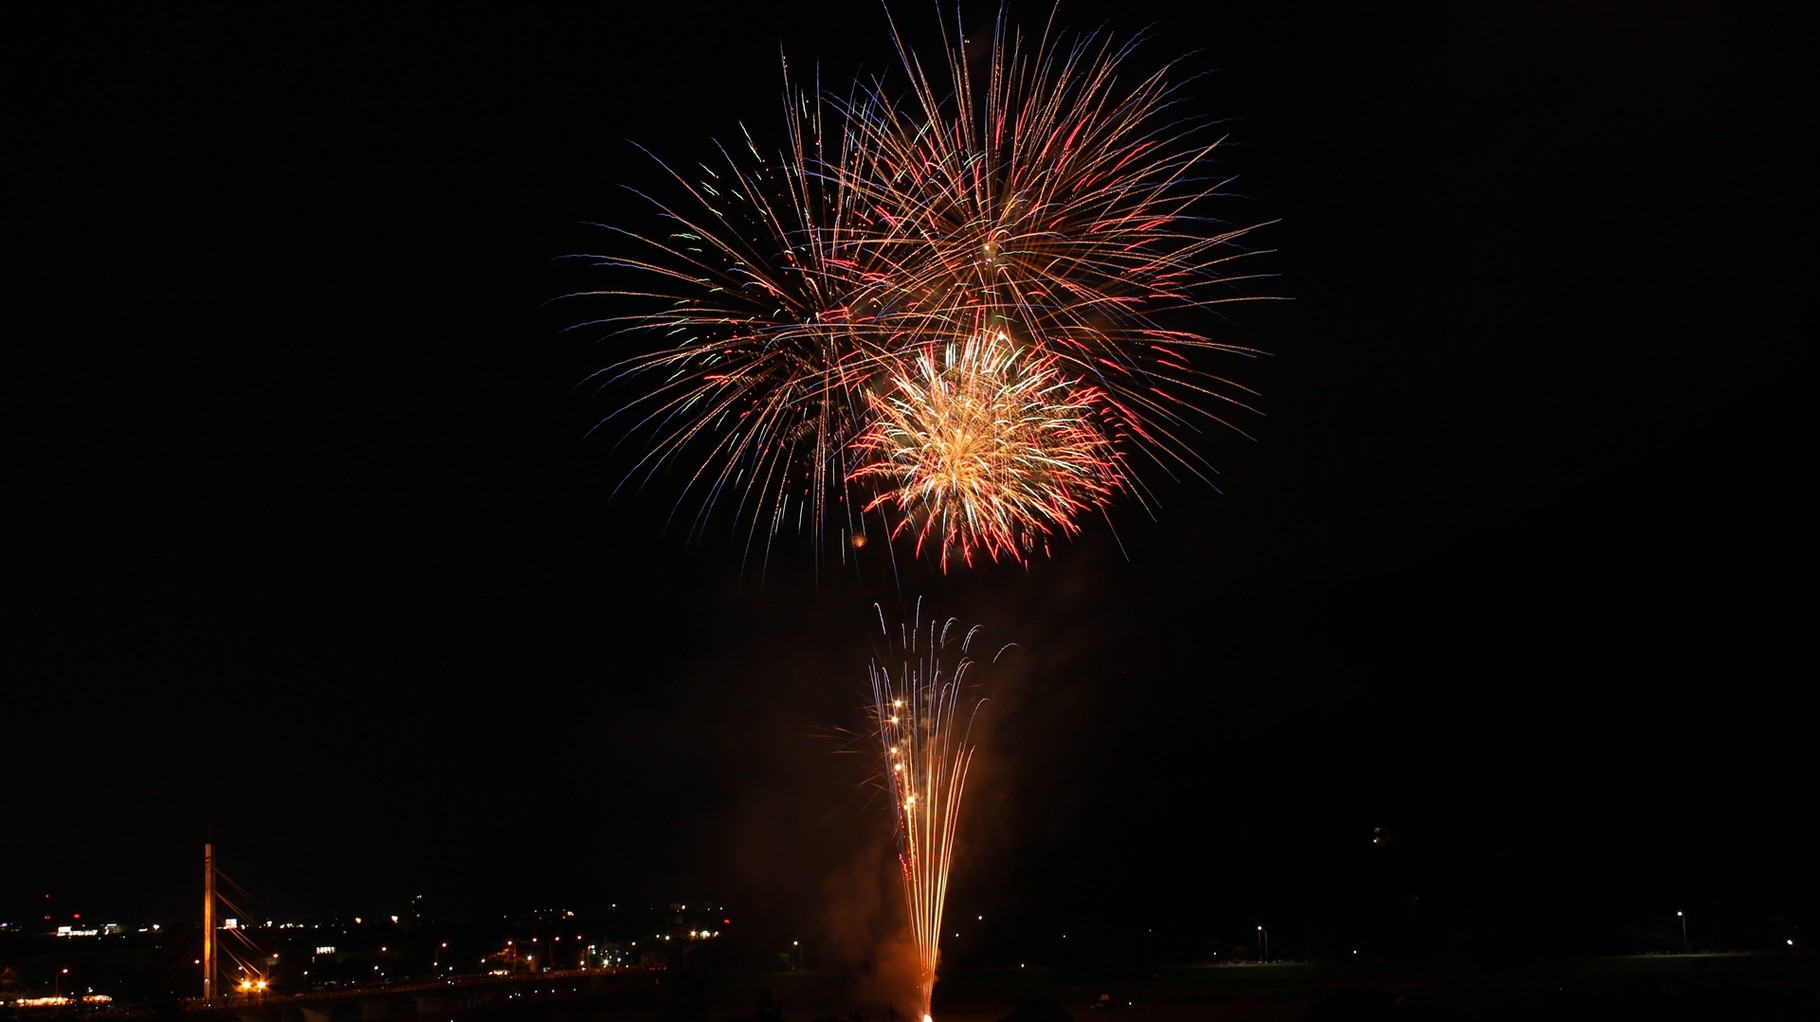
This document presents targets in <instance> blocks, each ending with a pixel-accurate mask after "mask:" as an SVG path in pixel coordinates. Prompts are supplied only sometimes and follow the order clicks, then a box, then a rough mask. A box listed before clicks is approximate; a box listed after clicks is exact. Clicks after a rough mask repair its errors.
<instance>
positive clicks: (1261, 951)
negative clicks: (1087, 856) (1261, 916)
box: [1258, 923, 1270, 962]
mask: <svg viewBox="0 0 1820 1022" xmlns="http://www.w3.org/2000/svg"><path fill="white" fill-rule="evenodd" d="M1269 960H1270V931H1269V930H1266V929H1264V926H1263V924H1262V923H1260V924H1258V961H1260V962H1267V961H1269Z"/></svg>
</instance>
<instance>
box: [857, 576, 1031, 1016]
mask: <svg viewBox="0 0 1820 1022" xmlns="http://www.w3.org/2000/svg"><path fill="white" fill-rule="evenodd" d="M878 623H879V630H880V632H881V633H883V634H884V636H885V637H886V639H887V640H889V639H890V637H891V629H890V627H889V626H887V625H886V623H885V616H884V610H883V608H880V609H879V621H878ZM959 630H960V625H959V621H958V620H957V619H955V618H949V619H948V620H946V621H944V622H941V623H940V624H937V623H936V622H933V621H931V622H930V623H929V624H928V630H927V632H924V631H923V624H922V603H921V601H920V600H919V601H918V602H917V612H916V614H915V616H913V617H912V618H911V619H910V620H909V621H907V622H904V623H903V624H901V625H900V626H899V634H898V636H897V643H896V646H895V648H894V649H893V650H892V652H891V653H890V654H888V655H887V660H886V662H882V663H881V662H880V659H879V658H877V657H875V658H874V659H873V661H872V665H871V675H872V707H873V716H874V726H875V727H876V729H877V733H878V740H879V746H880V749H881V751H882V753H883V755H884V784H885V786H886V788H887V789H888V790H889V792H890V794H891V804H892V816H893V822H894V826H895V830H896V836H897V855H898V865H899V867H900V868H901V870H902V873H903V883H904V905H905V908H906V910H907V911H908V915H909V922H910V934H911V938H912V941H913V942H914V944H915V947H916V954H917V968H918V984H917V998H918V1008H919V1014H920V1016H921V1018H922V1019H923V1020H924V1022H927V1020H928V1019H929V1005H930V998H931V996H932V994H933V992H934V990H935V974H936V965H937V964H938V962H939V960H940V938H941V929H942V907H943V905H944V903H945V901H946V899H947V894H948V874H949V870H950V869H951V868H952V866H953V865H954V851H955V837H956V834H957V832H958V828H959V823H960V807H961V794H962V792H963V791H964V789H965V788H966V784H967V767H968V765H969V763H971V762H972V759H973V749H974V745H973V737H972V731H973V722H974V718H975V716H976V715H977V714H978V712H979V709H980V707H981V706H982V705H983V704H984V702H985V700H984V697H983V696H981V695H979V694H978V693H977V691H976V690H974V689H973V688H972V687H971V683H970V680H969V678H968V674H969V672H970V671H971V670H972V669H973V667H974V663H975V662H974V659H973V656H972V652H971V647H972V645H973V642H974V639H975V638H976V637H977V636H978V634H979V631H980V626H978V625H975V626H974V627H972V628H971V629H968V630H967V632H966V633H965V635H964V636H959V638H958V643H959V645H958V649H956V639H957V633H958V632H959ZM1010 648H1011V647H1010V646H1009V645H1007V646H1004V647H1001V648H1000V649H999V651H998V653H997V654H995V655H994V656H993V658H992V662H994V663H996V662H997V661H998V660H999V658H1000V657H1002V656H1003V655H1004V653H1005V650H1007V649H1010ZM893 664H895V665H896V666H895V668H893V666H892V665H893Z"/></svg>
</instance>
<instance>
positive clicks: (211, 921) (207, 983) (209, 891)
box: [202, 843, 220, 1001]
mask: <svg viewBox="0 0 1820 1022" xmlns="http://www.w3.org/2000/svg"><path fill="white" fill-rule="evenodd" d="M202 888H203V894H202V999H203V1000H204V1001H212V1000H214V998H215V994H216V990H215V980H216V973H217V972H218V971H220V970H219V967H218V966H217V965H216V963H215V846H214V844H213V843H208V844H204V845H203V846H202Z"/></svg>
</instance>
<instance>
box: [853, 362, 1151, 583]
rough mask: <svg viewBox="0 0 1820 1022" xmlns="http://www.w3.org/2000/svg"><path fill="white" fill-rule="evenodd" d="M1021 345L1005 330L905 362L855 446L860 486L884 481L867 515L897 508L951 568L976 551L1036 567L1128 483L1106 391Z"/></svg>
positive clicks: (902, 520)
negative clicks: (1034, 561) (1050, 546)
mask: <svg viewBox="0 0 1820 1022" xmlns="http://www.w3.org/2000/svg"><path fill="white" fill-rule="evenodd" d="M1056 362H1057V360H1056V359H1055V357H1054V356H1053V355H1045V354H1042V353H1039V352H1036V351H1033V350H1030V349H1024V350H1019V349H1018V348H1017V347H1016V346H1015V345H1013V344H1012V343H1011V342H1010V341H1009V339H1007V338H1006V337H1005V336H1004V334H1002V333H999V334H996V335H994V336H992V337H990V338H985V337H975V338H973V339H971V340H969V341H967V342H966V343H964V344H946V345H928V346H926V347H924V348H923V350H922V351H920V352H919V353H918V354H917V356H916V357H915V358H914V359H911V360H909V361H907V362H905V363H901V364H900V367H899V369H898V371H897V372H896V373H894V375H893V380H892V387H891V389H890V391H889V392H888V394H887V395H885V396H878V395H873V396H871V399H870V400H871V403H872V417H871V424H870V425H869V426H868V427H867V428H866V431H865V432H864V433H863V434H861V435H860V437H859V438H858V439H857V440H855V441H854V444H853V449H854V451H855V452H856V454H858V455H859V457H858V458H857V460H858V462H859V466H860V467H859V468H857V469H856V470H855V471H854V473H853V477H854V478H855V479H866V480H878V481H880V482H882V483H883V489H882V491H881V492H880V493H879V495H878V496H877V497H875V498H873V501H872V503H871V504H869V505H867V508H866V510H868V511H871V510H875V509H877V508H879V507H880V506H882V505H885V504H890V505H893V510H894V512H895V515H894V517H895V518H896V520H897V523H898V524H897V526H896V531H897V532H905V531H911V532H914V534H915V537H916V549H917V552H918V553H919V554H920V553H922V552H923V550H924V548H925V547H926V546H930V545H935V546H939V550H940V553H939V559H940V562H941V565H942V567H943V569H944V570H945V569H946V568H947V567H948V565H949V563H950V562H951V561H953V560H955V559H957V558H958V559H959V560H961V561H964V562H965V563H967V564H969V565H971V564H972V563H973V558H974V555H975V553H976V552H979V551H983V552H984V553H985V554H986V555H987V556H990V557H991V558H992V559H994V560H998V559H999V558H1001V557H1004V558H1009V559H1013V560H1019V561H1022V560H1024V559H1025V558H1026V557H1027V556H1028V555H1029V554H1030V553H1032V552H1034V551H1036V550H1037V549H1039V548H1046V545H1047V541H1048V539H1049V537H1050V536H1051V535H1054V534H1057V533H1063V534H1072V533H1074V532H1076V531H1078V530H1079V525H1078V524H1077V523H1076V519H1077V518H1078V517H1079V515H1080V514H1081V512H1082V511H1084V510H1087V509H1090V508H1094V507H1099V506H1102V505H1104V504H1105V503H1106V502H1108V501H1109V500H1110V499H1111V498H1112V496H1113V495H1114V494H1115V493H1116V492H1118V491H1119V490H1120V489H1121V488H1122V487H1123V485H1124V473H1123V468H1122V459H1121V458H1120V457H1119V455H1118V453H1117V451H1116V450H1115V448H1114V447H1113V444H1112V442H1111V441H1110V440H1108V439H1107V438H1106V436H1105V434H1104V433H1102V432H1101V431H1100V428H1099V426H1098V424H1097V420H1096V419H1095V410H1096V407H1097V405H1098V404H1099V392H1098V390H1097V389H1096V388H1094V387H1091V386H1084V385H1081V384H1080V383H1078V382H1077V381H1074V380H1072V379H1070V378H1068V377H1066V376H1064V375H1062V374H1061V373H1060V372H1059V371H1058V369H1057V364H1056Z"/></svg>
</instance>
